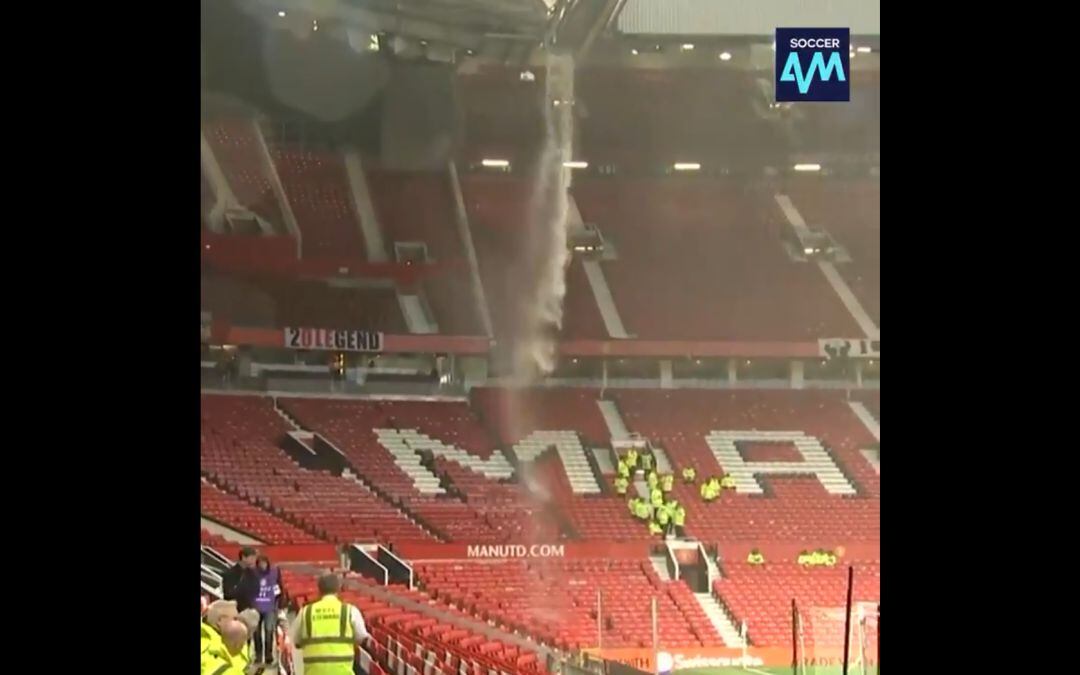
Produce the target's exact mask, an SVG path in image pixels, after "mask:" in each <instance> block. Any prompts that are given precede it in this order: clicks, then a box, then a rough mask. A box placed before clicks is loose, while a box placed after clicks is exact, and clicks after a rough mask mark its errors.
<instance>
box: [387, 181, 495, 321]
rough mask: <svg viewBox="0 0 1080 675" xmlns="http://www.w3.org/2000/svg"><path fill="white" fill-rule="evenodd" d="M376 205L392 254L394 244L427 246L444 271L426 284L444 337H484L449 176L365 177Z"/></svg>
mask: <svg viewBox="0 0 1080 675" xmlns="http://www.w3.org/2000/svg"><path fill="white" fill-rule="evenodd" d="M366 175H367V181H368V185H369V186H370V188H371V199H372V202H374V205H375V212H376V214H377V215H378V218H379V224H380V225H381V226H382V230H383V235H384V237H385V240H386V248H387V253H388V254H389V255H391V257H392V256H393V251H394V249H393V246H394V242H396V241H397V242H423V243H425V244H427V251H428V258H429V260H431V261H432V262H435V263H437V264H439V265H440V266H441V267H445V269H444V270H443V271H441V272H440V273H439V274H438V275H437V276H436V277H434V278H431V279H429V280H428V281H426V282H425V283H424V292H425V294H426V295H427V299H428V302H429V304H430V305H431V307H432V311H433V312H434V313H435V320H436V321H437V322H438V324H439V332H440V333H443V334H444V335H481V334H483V327H482V325H481V323H480V319H479V317H478V316H477V311H476V302H475V300H474V298H473V288H472V282H471V280H470V277H469V268H468V262H467V257H466V255H465V249H464V246H463V245H462V243H461V238H460V237H459V236H458V229H457V225H456V224H455V223H454V200H453V195H452V194H451V192H450V178H449V176H447V175H446V174H445V173H434V172H406V171H388V170H379V169H371V168H368V169H367V171H366Z"/></svg>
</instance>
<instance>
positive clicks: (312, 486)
mask: <svg viewBox="0 0 1080 675" xmlns="http://www.w3.org/2000/svg"><path fill="white" fill-rule="evenodd" d="M288 430H289V426H288V424H287V423H286V422H285V420H284V419H282V417H281V416H280V415H278V414H277V413H276V412H275V411H274V408H273V402H272V401H271V400H270V399H268V398H262V397H255V396H227V395H210V394H204V395H203V396H202V450H201V458H202V461H201V468H202V472H203V474H204V475H205V476H207V477H208V478H209V479H210V480H212V481H213V482H215V483H217V484H218V485H220V486H223V487H224V488H225V489H227V490H229V491H231V492H233V493H235V494H237V495H239V496H240V497H243V498H244V499H246V500H247V501H249V502H251V503H252V504H257V505H259V506H261V507H262V508H264V509H267V510H268V511H271V512H274V513H278V514H280V515H282V516H283V517H285V518H287V519H288V520H290V521H292V522H294V523H295V524H297V525H299V526H300V527H302V528H304V529H305V530H307V531H309V532H318V533H319V535H320V536H321V537H323V538H325V539H328V540H329V541H333V542H336V543H342V542H363V541H382V542H390V541H398V542H400V541H433V540H434V538H433V537H432V536H431V535H430V534H428V533H427V532H425V531H424V530H423V529H421V528H420V527H419V526H417V525H416V524H414V523H413V522H411V521H409V520H408V519H407V518H406V517H405V515H404V514H403V513H402V512H401V511H398V510H397V509H395V508H393V507H392V506H390V505H389V504H388V503H386V502H384V501H383V500H381V499H379V498H378V497H377V496H376V495H374V494H372V493H371V491H370V490H368V489H367V488H366V487H364V486H362V485H360V484H358V483H356V482H354V481H351V480H348V479H345V478H340V477H336V476H333V475H331V474H329V473H325V472H322V471H309V470H307V469H302V468H300V467H299V466H298V465H297V464H296V463H295V462H293V460H292V459H290V458H289V457H288V455H287V454H286V453H285V452H284V451H283V450H281V449H280V448H279V447H278V446H277V443H278V441H279V440H280V439H281V438H282V437H283V436H284V435H285V433H286V431H288Z"/></svg>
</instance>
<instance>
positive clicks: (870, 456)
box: [861, 450, 881, 476]
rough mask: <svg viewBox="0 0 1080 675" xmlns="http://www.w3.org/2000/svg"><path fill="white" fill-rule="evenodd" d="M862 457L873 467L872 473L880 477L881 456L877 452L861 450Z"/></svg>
mask: <svg viewBox="0 0 1080 675" xmlns="http://www.w3.org/2000/svg"><path fill="white" fill-rule="evenodd" d="M861 452H862V456H863V457H865V458H866V461H867V462H869V463H870V466H872V467H874V473H876V474H877V475H879V476H880V475H881V455H880V453H879V452H878V451H877V450H862V451H861Z"/></svg>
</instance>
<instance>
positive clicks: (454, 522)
mask: <svg viewBox="0 0 1080 675" xmlns="http://www.w3.org/2000/svg"><path fill="white" fill-rule="evenodd" d="M282 406H283V407H284V408H285V409H286V410H287V411H288V412H289V414H291V415H292V416H293V417H295V418H296V419H297V420H298V421H299V422H300V423H301V424H302V425H304V426H305V427H306V428H308V429H311V430H313V431H317V432H319V433H320V434H323V435H324V436H325V437H326V438H328V439H330V440H331V442H333V443H334V444H335V445H336V446H337V447H338V448H339V449H340V450H341V451H342V452H344V453H345V455H346V457H347V458H348V459H349V462H350V463H351V465H352V466H353V467H354V468H355V469H356V471H357V472H358V473H359V475H360V476H361V477H362V478H364V480H366V481H367V482H368V484H370V485H372V486H373V487H374V488H375V489H376V490H378V491H379V492H380V493H382V494H384V495H386V496H387V498H389V499H392V500H394V501H395V502H399V503H401V504H402V505H403V506H404V507H405V508H406V509H408V510H409V512H410V513H412V514H413V515H414V516H416V517H417V518H418V519H420V520H422V521H423V522H425V523H427V524H428V526H429V527H431V528H432V529H433V530H434V531H436V532H440V533H441V534H442V535H443V536H445V537H446V538H453V539H458V540H464V541H475V542H501V541H507V540H509V539H510V538H512V537H515V536H518V535H519V534H520V532H521V527H522V521H523V519H524V515H523V516H522V517H521V518H509V519H508V518H506V517H505V512H492V513H489V512H488V511H487V509H485V508H484V507H483V506H473V505H471V504H469V503H466V502H465V501H463V500H462V499H461V498H459V497H457V496H455V495H452V494H449V495H443V494H432V493H431V492H430V491H426V490H421V489H420V487H422V484H421V481H425V480H429V479H430V473H429V472H428V471H427V468H426V467H424V466H422V464H421V462H420V461H419V459H418V458H417V457H416V456H415V453H409V452H408V451H406V452H405V454H404V456H403V458H401V459H399V458H397V457H396V456H395V454H394V453H392V452H391V451H390V450H389V449H388V448H387V447H386V446H384V445H383V444H382V443H380V441H379V436H378V434H377V433H376V432H375V431H374V430H375V429H387V430H390V429H406V430H407V429H415V430H416V431H418V432H419V433H421V434H425V435H427V436H429V437H430V438H432V439H437V440H439V441H442V442H444V443H445V444H453V445H454V446H455V447H457V448H459V449H461V450H464V451H467V453H468V454H470V455H473V456H475V457H477V458H491V456H492V454H493V452H494V445H493V444H492V443H491V442H490V441H489V440H488V439H487V437H486V433H485V432H484V430H483V428H482V427H481V426H480V425H479V423H478V422H477V420H476V419H475V417H473V416H472V413H471V412H470V411H469V409H468V407H467V405H466V404H464V403H425V402H419V401H326V400H316V399H285V400H282ZM409 455H412V457H409ZM444 468H445V467H444ZM477 478H479V474H475V472H474V475H473V476H472V477H471V479H470V480H476V479H477ZM463 487H464V486H463ZM466 489H467V488H466ZM466 498H468V495H466ZM532 509H533V505H532V504H531V503H529V502H528V501H527V499H526V497H525V495H524V493H522V501H521V503H520V506H519V508H518V510H519V511H525V512H527V511H531V510H532Z"/></svg>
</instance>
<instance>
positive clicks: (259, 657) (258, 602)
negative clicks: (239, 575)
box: [252, 554, 284, 666]
mask: <svg viewBox="0 0 1080 675" xmlns="http://www.w3.org/2000/svg"><path fill="white" fill-rule="evenodd" d="M255 578H256V580H257V584H258V585H257V588H256V592H255V603H254V609H255V610H257V611H258V612H259V626H258V629H257V630H256V631H254V633H255V654H254V656H253V658H252V662H254V663H256V664H258V663H262V664H264V665H267V666H270V665H273V663H274V635H275V633H276V631H277V613H278V610H279V609H280V608H281V600H282V599H283V597H284V596H283V593H282V589H281V570H279V569H278V568H276V567H274V566H273V565H271V564H270V558H269V557H268V556H267V555H265V554H261V555H259V556H258V557H257V558H256V559H255Z"/></svg>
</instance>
